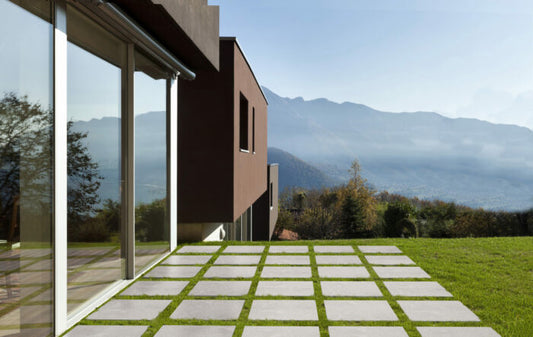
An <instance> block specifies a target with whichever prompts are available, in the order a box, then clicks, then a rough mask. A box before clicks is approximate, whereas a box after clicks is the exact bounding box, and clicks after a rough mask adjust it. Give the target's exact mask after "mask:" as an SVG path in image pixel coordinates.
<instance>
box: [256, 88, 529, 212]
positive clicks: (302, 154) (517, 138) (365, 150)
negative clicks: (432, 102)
mask: <svg viewBox="0 0 533 337" xmlns="http://www.w3.org/2000/svg"><path fill="white" fill-rule="evenodd" d="M263 91H264V92H265V95H266V97H267V99H268V101H269V107H268V109H269V116H268V123H269V125H268V142H269V146H271V147H275V148H277V149H281V150H283V151H286V152H288V153H290V154H291V155H293V156H296V157H297V158H299V159H300V160H301V161H304V162H307V163H308V164H310V165H311V166H313V167H314V168H315V169H319V170H321V171H322V172H323V173H324V174H325V175H326V176H327V177H328V178H329V179H328V180H327V181H329V183H330V184H335V183H339V182H343V181H346V180H347V179H348V169H349V167H350V164H351V162H352V161H353V160H358V161H359V163H360V164H361V167H362V175H363V176H364V177H365V178H366V179H367V180H368V183H369V184H370V185H371V186H372V187H374V188H375V189H376V190H378V191H381V190H387V191H389V192H393V193H399V194H403V195H406V196H410V197H419V198H423V199H441V200H446V201H455V202H457V203H460V204H464V205H468V206H471V207H483V208H486V209H502V210H522V209H527V208H531V207H532V206H533V131H532V130H530V129H528V128H525V127H519V126H515V125H503V124H492V123H489V122H485V121H481V120H476V119H467V118H456V119H452V118H447V117H444V116H442V115H439V114H437V113H434V112H412V113H409V112H405V113H391V112H384V111H379V110H375V109H372V108H371V107H368V106H365V105H362V104H355V103H349V102H345V103H341V104H339V103H335V102H332V101H329V100H327V99H324V98H320V99H315V100H304V99H302V98H301V97H297V98H286V97H281V96H279V95H277V94H275V93H274V92H272V91H271V90H269V89H268V88H264V87H263ZM272 159H273V158H270V157H269V162H273V160H272ZM282 166H283V165H282V163H280V170H281V167H282ZM292 175H293V176H294V175H295V174H294V173H293V174H292ZM306 175H307V173H306ZM280 180H281V177H280ZM298 184H300V183H298ZM298 184H297V183H296V182H295V181H293V182H292V183H289V185H293V186H294V185H298ZM301 184H302V186H304V185H306V186H309V185H310V182H304V183H301ZM325 184H326V183H325ZM280 185H281V186H282V187H283V186H285V185H284V183H283V184H281V182H280Z"/></svg>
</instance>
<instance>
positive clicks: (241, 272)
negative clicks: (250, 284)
mask: <svg viewBox="0 0 533 337" xmlns="http://www.w3.org/2000/svg"><path fill="white" fill-rule="evenodd" d="M256 269H257V267H241V266H231V267H224V266H213V267H211V268H209V269H208V270H207V272H206V273H205V274H204V277H206V278H215V277H220V278H240V277H243V278H252V277H254V275H255V271H256Z"/></svg>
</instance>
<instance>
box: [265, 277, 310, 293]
mask: <svg viewBox="0 0 533 337" xmlns="http://www.w3.org/2000/svg"><path fill="white" fill-rule="evenodd" d="M314 294H315V289H314V287H313V281H260V282H259V284H258V285H257V289H256V291H255V295H256V296H313V295H314Z"/></svg>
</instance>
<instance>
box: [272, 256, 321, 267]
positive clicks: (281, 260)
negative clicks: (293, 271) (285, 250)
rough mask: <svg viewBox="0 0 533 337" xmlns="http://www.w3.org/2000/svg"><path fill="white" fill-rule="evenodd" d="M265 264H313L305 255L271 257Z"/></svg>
mask: <svg viewBox="0 0 533 337" xmlns="http://www.w3.org/2000/svg"><path fill="white" fill-rule="evenodd" d="M265 264H288V265H309V264H311V262H310V260H309V256H305V255H269V256H267V258H266V261H265Z"/></svg>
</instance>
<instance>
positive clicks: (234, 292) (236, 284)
mask: <svg viewBox="0 0 533 337" xmlns="http://www.w3.org/2000/svg"><path fill="white" fill-rule="evenodd" d="M251 285H252V281H200V282H198V283H197V284H196V285H195V286H194V288H192V290H191V291H190V292H189V295H191V296H244V295H248V292H249V291H250V286H251Z"/></svg>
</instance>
